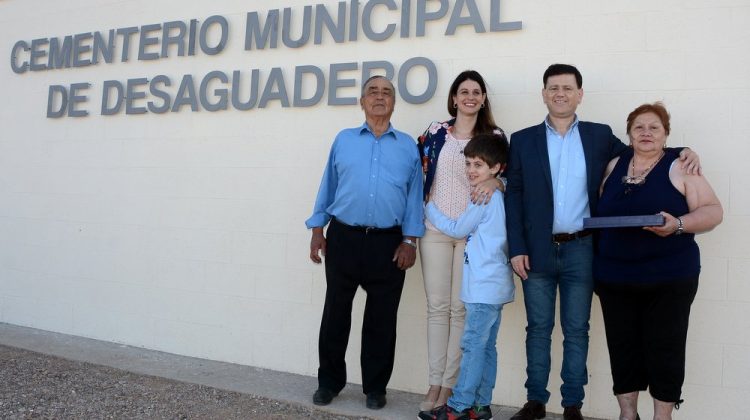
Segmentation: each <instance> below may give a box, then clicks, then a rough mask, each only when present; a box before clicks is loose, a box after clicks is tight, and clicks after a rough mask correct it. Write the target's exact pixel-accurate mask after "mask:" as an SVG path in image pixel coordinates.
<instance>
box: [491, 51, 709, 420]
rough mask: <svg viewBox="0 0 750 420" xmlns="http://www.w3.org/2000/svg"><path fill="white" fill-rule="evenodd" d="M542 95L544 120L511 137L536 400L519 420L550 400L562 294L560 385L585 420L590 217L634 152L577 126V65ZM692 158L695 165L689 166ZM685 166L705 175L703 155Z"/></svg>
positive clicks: (529, 371) (559, 73)
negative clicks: (625, 156) (619, 162)
mask: <svg viewBox="0 0 750 420" xmlns="http://www.w3.org/2000/svg"><path fill="white" fill-rule="evenodd" d="M543 82H544V88H543V89H542V98H543V99H544V103H545V105H546V106H547V109H548V111H549V114H548V115H547V118H546V119H545V120H544V122H543V123H541V124H539V125H536V126H532V127H528V128H525V129H523V130H521V131H519V132H517V133H514V134H513V135H512V136H511V140H510V156H509V161H508V167H507V170H506V172H505V174H506V176H507V180H508V186H507V192H506V195H505V206H506V223H507V230H508V245H509V251H510V252H509V255H510V257H511V264H512V266H513V270H514V271H515V272H516V274H518V276H519V277H520V278H521V279H522V285H523V292H524V304H525V307H526V317H527V322H528V325H527V327H526V359H527V365H526V375H527V380H526V384H525V386H526V389H527V400H528V402H527V403H526V405H524V407H523V408H522V409H521V410H520V411H519V412H518V413H516V414H515V415H514V416H513V417H511V419H512V420H532V419H541V418H544V417H545V416H546V408H545V405H546V404H547V402H548V401H549V397H550V393H549V391H547V383H548V380H549V372H550V344H551V335H552V329H553V327H554V321H555V300H556V297H557V289H558V288H559V290H560V323H561V325H562V331H563V335H564V341H563V362H562V371H561V374H560V375H561V377H562V381H563V384H562V386H561V387H560V392H561V394H562V406H563V407H564V412H563V418H564V419H565V420H575V419H583V417H582V415H581V411H580V409H581V406H582V405H583V397H584V389H583V387H584V385H586V383H587V382H588V380H587V377H588V374H587V371H586V358H587V355H588V345H589V336H588V332H589V316H590V311H591V297H592V294H593V279H592V274H591V263H592V258H593V246H592V235H591V231H588V230H584V229H583V218H585V217H589V216H590V215H591V211H592V209H595V208H596V203H597V201H598V199H599V185H600V184H601V181H602V175H603V173H604V169H605V168H606V166H607V163H608V162H609V161H610V160H611V159H612V158H614V157H616V156H618V155H619V154H620V153H622V151H624V150H625V149H626V148H627V146H625V144H623V143H622V142H621V141H620V140H619V139H618V138H617V137H615V135H614V134H613V133H612V129H611V128H610V127H609V126H607V125H604V124H598V123H592V122H585V121H579V120H578V117H577V115H576V113H575V112H576V108H577V107H578V105H579V104H580V103H581V100H582V99H583V89H582V85H583V78H582V76H581V73H580V72H579V71H578V69H576V68H575V67H574V66H571V65H567V64H553V65H551V66H550V67H549V68H548V69H547V70H546V71H545V72H544V77H543ZM688 156H690V157H691V159H690V161H687V162H686V161H685V159H686V157H688ZM681 159H682V160H683V162H684V163H683V164H687V165H692V168H693V170H695V171H699V170H700V169H699V168H700V167H699V166H698V161H697V157H696V155H695V153H692V152H689V150H688V149H685V150H683V152H682V153H681Z"/></svg>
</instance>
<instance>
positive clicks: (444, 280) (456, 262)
mask: <svg viewBox="0 0 750 420" xmlns="http://www.w3.org/2000/svg"><path fill="white" fill-rule="evenodd" d="M465 247H466V241H465V240H464V239H453V238H451V237H449V236H446V235H443V234H442V233H440V232H436V231H434V230H429V229H427V231H426V232H425V235H424V237H423V238H422V239H421V240H420V242H419V255H420V257H421V260H422V277H424V290H425V294H426V295H427V358H428V365H429V383H430V385H440V386H442V387H447V388H453V386H454V385H455V384H456V378H457V377H458V368H459V365H460V364H461V335H462V334H463V331H464V314H465V310H464V304H463V302H461V299H460V297H459V296H460V293H461V277H462V274H463V266H464V248H465Z"/></svg>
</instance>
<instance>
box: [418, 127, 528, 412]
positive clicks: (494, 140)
mask: <svg viewBox="0 0 750 420" xmlns="http://www.w3.org/2000/svg"><path fill="white" fill-rule="evenodd" d="M464 156H466V176H467V177H468V179H469V184H471V186H472V187H474V186H476V185H477V184H479V183H481V182H483V181H486V180H488V179H491V178H494V177H495V176H497V174H498V173H500V171H501V170H502V169H503V168H504V166H505V163H506V162H507V158H508V141H507V140H506V139H505V137H504V136H502V135H498V134H486V135H478V136H476V137H474V138H473V139H471V141H470V142H469V143H468V144H467V145H466V148H464ZM425 215H426V216H427V218H428V219H429V221H430V222H431V223H432V224H433V225H434V226H435V227H437V228H438V229H439V230H440V231H441V232H443V233H445V234H446V235H448V236H452V237H454V238H463V237H466V251H465V252H464V268H463V280H462V283H461V300H462V301H463V302H464V305H465V307H466V321H465V325H464V333H463V336H462V337H461V349H462V350H463V357H462V359H461V369H460V373H459V375H458V381H457V382H456V386H455V388H454V389H453V396H451V397H450V399H449V400H448V404H446V405H444V406H442V407H438V408H436V409H434V410H432V411H422V412H420V413H419V418H420V419H423V420H455V419H461V420H463V419H484V420H490V419H492V411H491V410H490V402H491V401H492V390H493V388H494V387H495V377H496V374H497V350H496V348H495V343H496V341H497V332H498V329H499V328H500V313H501V310H502V309H503V305H504V304H506V303H508V302H511V301H513V298H514V294H515V286H514V284H513V276H512V271H511V268H510V265H509V264H508V243H507V237H506V232H505V206H504V204H503V194H502V193H501V192H500V191H495V193H494V194H492V198H491V199H490V202H489V203H488V204H486V205H475V204H471V203H469V206H468V207H467V208H466V211H465V212H464V213H463V214H461V216H459V218H458V220H452V219H449V218H448V217H447V216H445V215H444V214H442V213H441V212H440V210H438V209H437V207H435V205H434V204H433V203H432V202H429V203H427V205H426V207H425ZM467 235H468V236H467Z"/></svg>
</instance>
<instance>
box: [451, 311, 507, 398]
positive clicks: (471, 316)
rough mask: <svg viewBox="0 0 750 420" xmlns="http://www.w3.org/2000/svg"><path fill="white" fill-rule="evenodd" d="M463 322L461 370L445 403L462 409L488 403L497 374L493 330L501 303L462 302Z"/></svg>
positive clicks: (495, 332) (495, 338) (497, 323)
mask: <svg viewBox="0 0 750 420" xmlns="http://www.w3.org/2000/svg"><path fill="white" fill-rule="evenodd" d="M465 306H466V323H465V324H464V334H463V336H462V337H461V350H462V351H463V357H462V358H461V369H460V370H459V374H458V380H457V382H456V387H455V388H453V396H451V397H450V399H448V405H449V406H450V407H451V408H453V409H455V410H457V411H463V410H465V409H467V408H469V407H472V406H474V405H490V403H491V402H492V390H493V389H494V388H495V377H496V376H497V349H496V347H495V344H496V343H497V331H498V329H500V318H501V316H500V315H501V311H502V309H503V305H489V304H485V303H466V304H465Z"/></svg>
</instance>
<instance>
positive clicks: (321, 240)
mask: <svg viewBox="0 0 750 420" xmlns="http://www.w3.org/2000/svg"><path fill="white" fill-rule="evenodd" d="M325 256H326V237H325V236H323V228H322V227H315V228H312V239H310V259H311V260H312V262H314V263H315V264H320V263H321V261H323V260H322V258H321V257H325Z"/></svg>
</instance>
